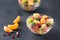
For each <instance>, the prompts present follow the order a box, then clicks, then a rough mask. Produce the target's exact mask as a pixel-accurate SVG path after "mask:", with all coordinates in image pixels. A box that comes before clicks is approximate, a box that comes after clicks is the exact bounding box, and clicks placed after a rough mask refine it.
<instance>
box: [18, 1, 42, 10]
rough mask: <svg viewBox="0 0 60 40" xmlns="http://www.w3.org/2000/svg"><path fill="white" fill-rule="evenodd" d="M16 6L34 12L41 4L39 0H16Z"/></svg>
mask: <svg viewBox="0 0 60 40" xmlns="http://www.w3.org/2000/svg"><path fill="white" fill-rule="evenodd" d="M18 4H19V5H20V6H21V8H22V9H24V10H26V11H34V10H35V9H37V8H38V7H39V5H40V4H41V0H18Z"/></svg>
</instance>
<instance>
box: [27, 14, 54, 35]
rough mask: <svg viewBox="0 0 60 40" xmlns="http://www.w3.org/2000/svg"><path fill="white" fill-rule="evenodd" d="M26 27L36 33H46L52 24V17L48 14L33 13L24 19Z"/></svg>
mask: <svg viewBox="0 0 60 40" xmlns="http://www.w3.org/2000/svg"><path fill="white" fill-rule="evenodd" d="M26 24H27V27H28V28H29V29H30V30H31V31H32V32H33V33H36V34H46V33H48V32H49V31H50V30H51V29H52V27H53V24H54V19H53V18H51V17H50V16H47V15H43V14H39V13H34V14H33V15H31V16H29V17H28V18H27V20H26Z"/></svg>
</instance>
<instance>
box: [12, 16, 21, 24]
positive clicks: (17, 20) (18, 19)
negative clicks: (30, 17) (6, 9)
mask: <svg viewBox="0 0 60 40" xmlns="http://www.w3.org/2000/svg"><path fill="white" fill-rule="evenodd" d="M20 20H21V19H20V16H17V18H16V19H15V20H14V21H13V23H18V22H20Z"/></svg>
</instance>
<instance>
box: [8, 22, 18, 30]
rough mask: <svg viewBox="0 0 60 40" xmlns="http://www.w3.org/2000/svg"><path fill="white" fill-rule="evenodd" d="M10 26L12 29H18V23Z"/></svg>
mask: <svg viewBox="0 0 60 40" xmlns="http://www.w3.org/2000/svg"><path fill="white" fill-rule="evenodd" d="M8 28H10V29H12V30H16V29H18V23H15V24H13V25H8Z"/></svg>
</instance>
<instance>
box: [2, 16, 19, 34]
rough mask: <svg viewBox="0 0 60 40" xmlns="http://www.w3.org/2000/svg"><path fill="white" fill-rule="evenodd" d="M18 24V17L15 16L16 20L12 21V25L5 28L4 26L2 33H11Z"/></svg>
mask: <svg viewBox="0 0 60 40" xmlns="http://www.w3.org/2000/svg"><path fill="white" fill-rule="evenodd" d="M19 22H20V16H17V18H16V19H15V20H14V21H13V24H9V25H7V26H4V28H3V29H4V31H5V32H7V33H11V32H13V31H14V30H16V29H18V26H19V24H18V23H19Z"/></svg>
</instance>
